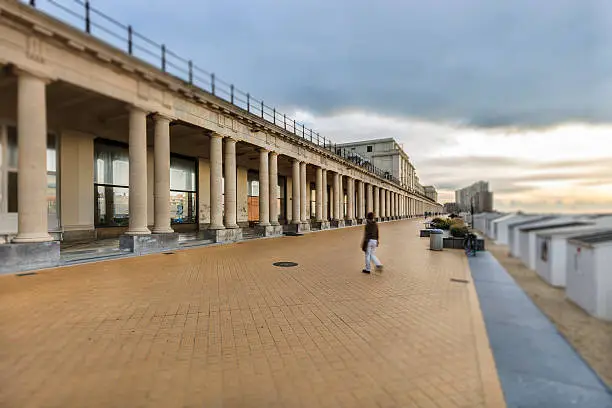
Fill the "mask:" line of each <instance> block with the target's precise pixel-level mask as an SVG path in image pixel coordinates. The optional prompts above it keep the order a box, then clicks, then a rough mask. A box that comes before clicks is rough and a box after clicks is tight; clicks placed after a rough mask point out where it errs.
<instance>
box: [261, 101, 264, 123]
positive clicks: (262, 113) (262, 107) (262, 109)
mask: <svg viewBox="0 0 612 408" xmlns="http://www.w3.org/2000/svg"><path fill="white" fill-rule="evenodd" d="M263 117H264V101H261V118H262V119H263Z"/></svg>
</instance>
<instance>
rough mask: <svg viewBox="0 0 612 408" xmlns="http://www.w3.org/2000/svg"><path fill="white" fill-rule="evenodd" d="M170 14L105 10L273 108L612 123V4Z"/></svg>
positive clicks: (204, 9)
mask: <svg viewBox="0 0 612 408" xmlns="http://www.w3.org/2000/svg"><path fill="white" fill-rule="evenodd" d="M441 3H442V4H441ZM174 4H175V2H173V1H171V0H158V1H146V2H145V1H143V0H135V1H130V2H125V1H119V0H107V1H105V2H104V4H102V5H100V6H99V7H100V8H102V9H103V11H105V12H107V13H109V14H110V15H112V16H114V17H116V18H118V19H120V20H121V21H122V22H125V23H132V24H133V25H134V26H135V27H136V29H137V30H139V31H140V32H142V33H143V34H145V35H147V36H149V37H151V38H152V39H154V40H156V41H157V42H159V43H165V44H166V45H167V46H168V47H169V49H171V50H174V51H175V52H177V53H178V54H180V55H182V56H185V57H186V58H190V59H193V60H194V61H195V62H196V64H197V65H199V66H201V67H203V68H205V69H207V70H209V71H214V72H216V74H217V75H218V76H219V77H221V78H223V79H225V80H226V81H229V82H232V83H235V84H236V85H237V86H238V87H240V88H242V89H244V90H248V91H250V92H251V93H252V94H253V95H255V96H256V97H258V98H263V99H264V100H265V101H266V102H268V103H269V104H273V105H276V106H281V107H282V106H285V107H290V106H300V107H304V108H307V109H309V110H311V111H313V112H318V113H322V112H323V113H327V114H328V113H330V112H335V111H337V110H340V109H346V108H358V109H364V110H367V111H374V112H381V113H384V114H389V115H398V116H405V117H413V118H420V119H424V120H431V121H462V122H463V123H466V124H468V125H471V126H475V127H500V126H502V127H505V126H509V127H519V128H521V127H537V126H550V125H554V124H559V123H565V122H570V121H587V122H593V123H609V122H610V121H611V119H612V110H611V109H609V104H608V102H609V100H610V95H611V94H612V74H611V73H612V53H610V52H609V49H610V47H612V35H611V30H610V28H609V27H610V24H609V21H607V16H609V15H611V14H612V2H610V1H609V0H582V1H576V0H556V1H554V2H552V1H532V0H513V1H506V2H501V1H490V0H466V1H461V2H459V1H451V0H449V1H447V2H422V1H417V0H406V1H390V0H388V1H385V2H382V3H376V4H375V3H372V2H370V1H366V0H337V1H329V0H311V1H304V2H278V1H274V0H259V1H252V0H233V1H224V2H201V1H197V0H185V1H183V2H182V3H181V6H180V7H176V6H175V5H174Z"/></svg>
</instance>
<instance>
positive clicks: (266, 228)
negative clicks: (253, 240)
mask: <svg viewBox="0 0 612 408" xmlns="http://www.w3.org/2000/svg"><path fill="white" fill-rule="evenodd" d="M255 233H256V234H257V235H259V236H260V237H279V236H281V235H283V227H282V226H281V225H256V226H255Z"/></svg>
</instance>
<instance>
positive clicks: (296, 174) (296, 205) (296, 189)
mask: <svg viewBox="0 0 612 408" xmlns="http://www.w3.org/2000/svg"><path fill="white" fill-rule="evenodd" d="M292 170H293V172H292V178H293V180H292V183H293V184H292V185H293V209H292V211H291V218H292V219H291V224H300V223H301V222H302V221H301V218H300V208H301V206H300V161H299V160H297V159H293V169H292Z"/></svg>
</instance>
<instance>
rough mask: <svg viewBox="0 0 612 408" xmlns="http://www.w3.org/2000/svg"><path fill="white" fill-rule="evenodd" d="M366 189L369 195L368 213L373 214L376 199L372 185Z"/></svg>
mask: <svg viewBox="0 0 612 408" xmlns="http://www.w3.org/2000/svg"><path fill="white" fill-rule="evenodd" d="M366 189H367V194H368V197H367V202H366V213H371V212H372V211H374V197H373V193H372V184H369V183H368V186H367V188H366ZM366 215H367V214H366Z"/></svg>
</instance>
